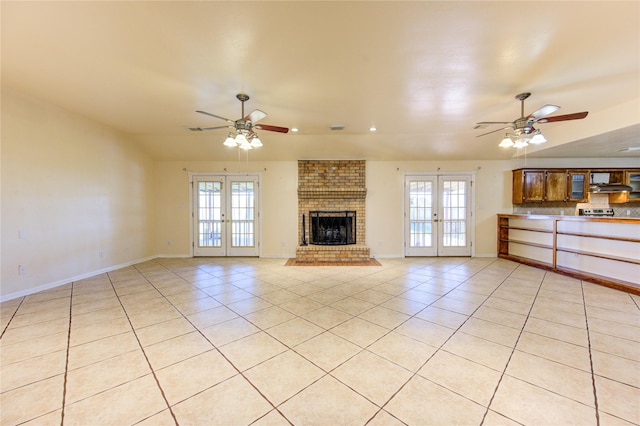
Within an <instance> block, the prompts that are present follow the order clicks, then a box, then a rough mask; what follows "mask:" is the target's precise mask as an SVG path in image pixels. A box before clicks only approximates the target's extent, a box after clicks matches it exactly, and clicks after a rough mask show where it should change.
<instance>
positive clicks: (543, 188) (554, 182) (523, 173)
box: [512, 169, 640, 204]
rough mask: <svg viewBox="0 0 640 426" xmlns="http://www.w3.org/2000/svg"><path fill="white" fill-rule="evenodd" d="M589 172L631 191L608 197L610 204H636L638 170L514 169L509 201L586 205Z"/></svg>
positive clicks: (639, 183) (639, 194)
mask: <svg viewBox="0 0 640 426" xmlns="http://www.w3.org/2000/svg"><path fill="white" fill-rule="evenodd" d="M592 173H607V174H608V175H609V182H610V183H624V184H625V185H630V186H631V187H632V188H633V191H632V192H631V193H629V194H627V193H620V194H610V197H609V198H610V202H611V203H618V204H619V203H626V202H636V203H638V202H640V170H639V169H631V170H629V169H627V170H625V169H589V170H585V169H516V170H513V198H512V202H513V204H522V203H543V202H565V201H566V202H574V203H584V202H587V201H588V200H589V186H590V183H591V175H592Z"/></svg>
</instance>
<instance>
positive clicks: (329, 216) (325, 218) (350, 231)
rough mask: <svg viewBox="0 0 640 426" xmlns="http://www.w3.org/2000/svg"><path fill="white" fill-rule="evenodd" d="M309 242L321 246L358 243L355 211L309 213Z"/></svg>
mask: <svg viewBox="0 0 640 426" xmlns="http://www.w3.org/2000/svg"><path fill="white" fill-rule="evenodd" d="M309 240H310V241H309V242H310V243H311V244H321V245H344V244H355V243H356V212H355V211H348V210H345V211H311V212H309Z"/></svg>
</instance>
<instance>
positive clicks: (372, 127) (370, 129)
mask: <svg viewBox="0 0 640 426" xmlns="http://www.w3.org/2000/svg"><path fill="white" fill-rule="evenodd" d="M376 130H378V129H376V126H371V127H369V131H370V132H375V131H376Z"/></svg>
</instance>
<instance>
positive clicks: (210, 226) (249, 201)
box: [192, 175, 259, 256]
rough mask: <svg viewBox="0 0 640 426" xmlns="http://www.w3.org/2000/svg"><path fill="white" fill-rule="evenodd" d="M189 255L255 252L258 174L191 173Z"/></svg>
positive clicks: (228, 254) (257, 224)
mask: <svg viewBox="0 0 640 426" xmlns="http://www.w3.org/2000/svg"><path fill="white" fill-rule="evenodd" d="M192 200H193V210H192V217H193V255H194V256H258V255H259V241H258V238H259V232H258V228H259V221H258V218H259V212H258V206H259V202H258V201H259V178H258V176H228V175H219V176H218V175H202V176H193V194H192Z"/></svg>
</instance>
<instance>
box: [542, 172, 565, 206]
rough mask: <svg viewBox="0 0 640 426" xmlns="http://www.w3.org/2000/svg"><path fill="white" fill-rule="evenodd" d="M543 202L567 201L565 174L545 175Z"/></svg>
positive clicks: (552, 173) (553, 173) (547, 173)
mask: <svg viewBox="0 0 640 426" xmlns="http://www.w3.org/2000/svg"><path fill="white" fill-rule="evenodd" d="M544 200H545V201H567V172H566V171H559V172H556V171H553V172H552V171H548V172H546V173H545V197H544Z"/></svg>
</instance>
